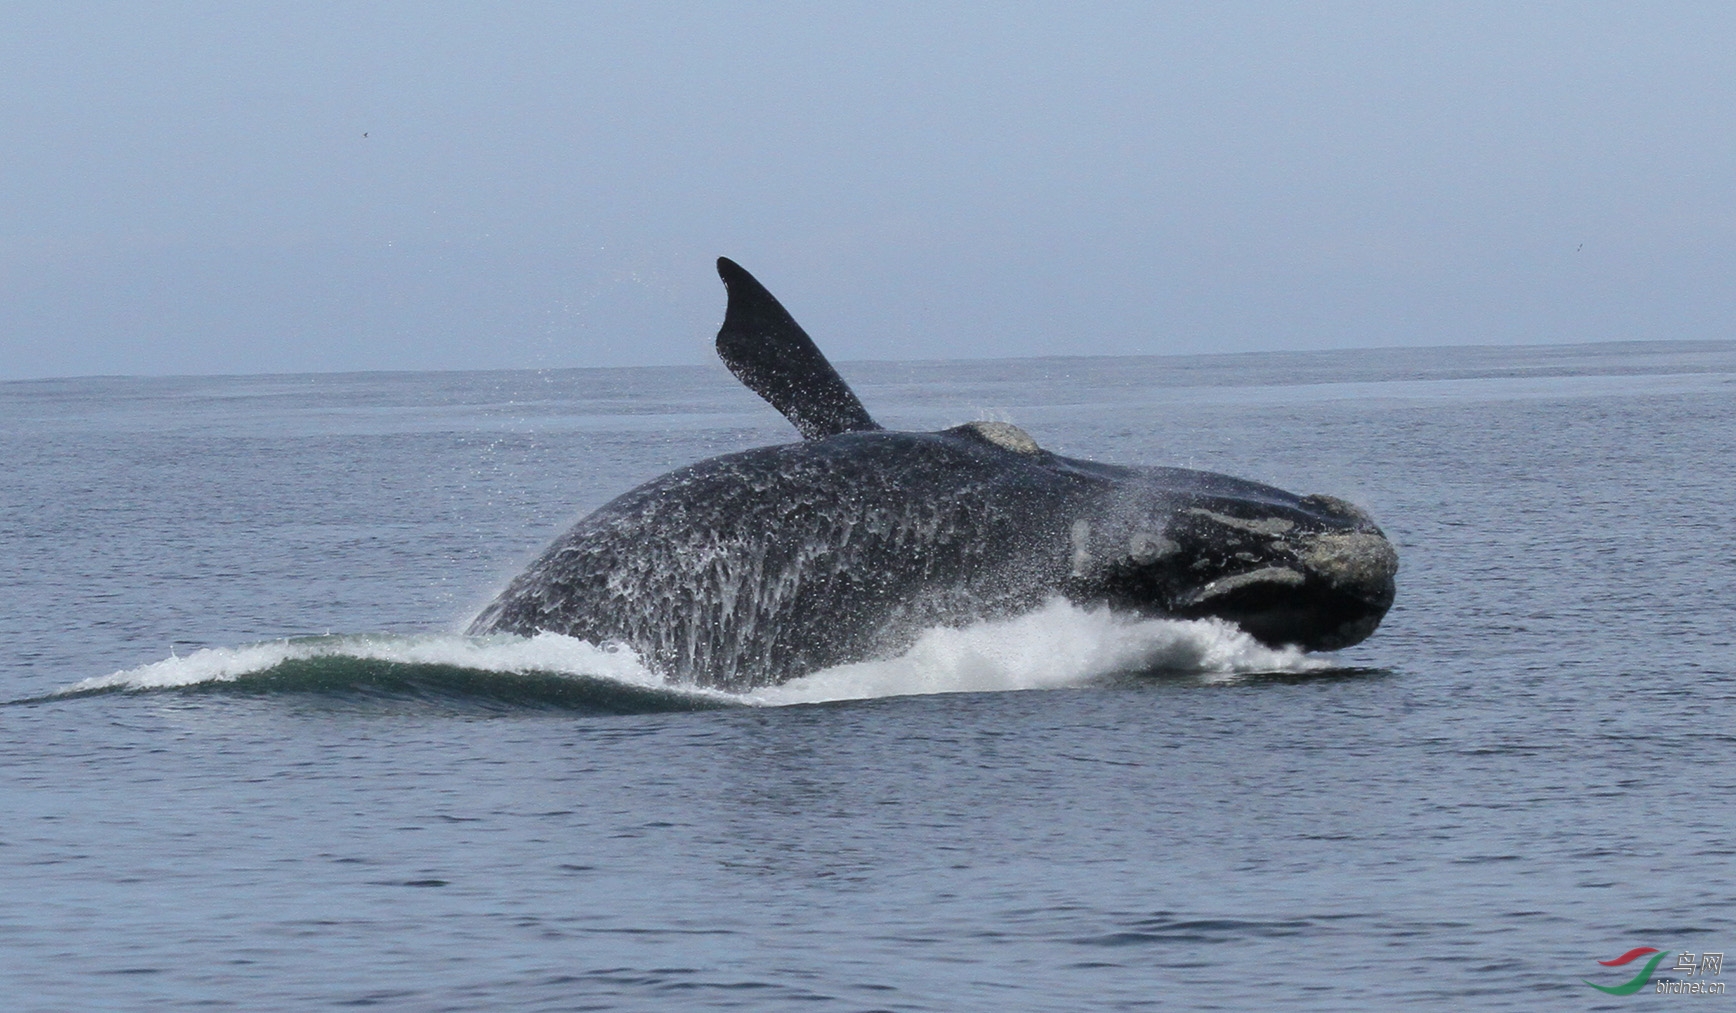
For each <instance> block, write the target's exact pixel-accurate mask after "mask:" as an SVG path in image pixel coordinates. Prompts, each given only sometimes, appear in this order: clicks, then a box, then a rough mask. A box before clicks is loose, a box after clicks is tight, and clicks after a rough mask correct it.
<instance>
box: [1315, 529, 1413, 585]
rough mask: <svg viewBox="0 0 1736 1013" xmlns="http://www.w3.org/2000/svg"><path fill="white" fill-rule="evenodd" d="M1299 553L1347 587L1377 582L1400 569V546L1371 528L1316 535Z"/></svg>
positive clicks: (1322, 571)
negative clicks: (1394, 545) (1364, 530)
mask: <svg viewBox="0 0 1736 1013" xmlns="http://www.w3.org/2000/svg"><path fill="white" fill-rule="evenodd" d="M1300 555H1301V557H1302V561H1303V562H1304V563H1307V564H1308V567H1309V568H1310V569H1312V570H1313V571H1314V572H1315V573H1318V574H1320V575H1321V576H1322V577H1325V578H1326V579H1327V580H1328V581H1329V582H1331V583H1333V584H1335V585H1340V586H1344V587H1352V588H1356V587H1367V586H1370V585H1375V584H1378V583H1380V582H1381V581H1384V580H1390V579H1392V576H1393V575H1394V574H1396V573H1397V572H1398V550H1396V549H1394V548H1393V547H1392V543H1391V542H1389V541H1387V540H1386V539H1385V538H1382V537H1381V536H1379V535H1376V534H1370V533H1368V532H1362V531H1353V532H1350V533H1348V534H1325V535H1315V536H1314V538H1313V539H1311V540H1310V541H1309V542H1308V544H1307V546H1306V547H1305V548H1303V549H1302V551H1301V553H1300Z"/></svg>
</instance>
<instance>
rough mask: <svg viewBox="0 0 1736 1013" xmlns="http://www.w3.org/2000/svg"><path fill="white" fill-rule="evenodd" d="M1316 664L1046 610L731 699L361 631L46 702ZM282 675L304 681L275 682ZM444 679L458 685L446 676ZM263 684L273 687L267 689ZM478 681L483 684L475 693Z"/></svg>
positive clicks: (939, 686)
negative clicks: (119, 695)
mask: <svg viewBox="0 0 1736 1013" xmlns="http://www.w3.org/2000/svg"><path fill="white" fill-rule="evenodd" d="M334 665H335V666H336V667H335V668H334V667H333V666H334ZM298 666H299V667H298ZM309 666H313V667H309ZM1327 667H1328V663H1327V662H1326V661H1324V660H1322V659H1320V658H1316V657H1310V656H1308V655H1305V654H1303V653H1302V652H1301V651H1298V650H1295V649H1291V648H1281V649H1274V648H1269V647H1265V646H1262V645H1261V644H1260V643H1258V642H1257V641H1255V640H1254V639H1253V638H1252V637H1249V636H1248V635H1247V634H1245V633H1243V632H1242V631H1240V630H1239V629H1237V628H1236V627H1234V626H1232V625H1230V624H1229V623H1225V622H1222V621H1220V620H1212V619H1208V620H1172V619H1141V618H1137V617H1133V616H1127V615H1123V614H1120V613H1116V612H1112V611H1109V610H1107V609H1102V608H1098V609H1082V608H1079V607H1077V606H1074V605H1072V604H1069V603H1067V602H1065V601H1061V600H1056V601H1051V602H1050V603H1048V604H1047V605H1045V606H1043V607H1042V608H1040V609H1038V610H1036V611H1034V612H1031V613H1028V614H1026V615H1022V616H1018V617H1016V618H1013V619H1005V620H995V621H984V622H978V623H974V624H972V625H970V626H967V627H964V628H961V629H950V628H935V629H931V630H928V631H927V632H925V633H924V634H923V635H922V636H921V637H920V638H919V639H918V640H917V642H916V643H915V644H914V645H912V646H911V648H910V649H909V650H907V651H905V652H904V653H903V654H901V655H899V656H897V657H895V658H891V659H887V660H880V661H863V662H856V663H853V664H848V665H839V666H837V667H834V668H830V669H826V670H824V671H821V672H816V673H814V674H812V675H808V676H804V677H802V678H799V679H795V680H793V681H791V682H788V683H785V684H783V685H780V686H768V687H763V688H760V689H756V690H752V691H749V692H746V693H739V694H738V693H727V692H724V691H721V690H712V689H704V688H700V687H695V686H690V685H684V684H672V683H670V682H669V681H668V680H666V679H664V678H663V677H662V676H661V675H659V674H657V673H656V672H653V671H651V670H650V669H648V668H646V667H645V666H644V665H643V664H642V663H641V661H640V659H639V657H638V656H637V655H636V654H634V652H633V651H631V650H629V649H627V648H625V647H618V646H613V645H611V646H603V647H599V646H597V645H595V644H591V643H588V642H586V641H583V640H578V639H575V638H573V637H566V636H561V635H559V634H555V633H539V634H537V635H535V636H532V637H517V636H487V637H464V636H456V635H448V634H424V635H413V636H404V635H390V634H363V635H347V636H324V637H305V638H297V639H293V640H280V641H273V642H270V643H262V644H252V645H248V646H243V647H234V648H224V647H219V648H206V649H203V650H200V651H196V652H194V653H192V654H189V655H187V656H185V657H171V658H167V659H164V660H162V661H158V662H154V663H152V664H149V665H143V666H140V667H139V668H134V669H128V670H126V671H121V672H116V673H114V674H112V675H107V676H101V677H98V678H92V679H86V680H84V681H82V682H79V683H75V684H74V685H71V686H68V687H66V688H64V689H62V690H61V691H60V692H59V693H58V694H56V695H58V696H80V695H89V694H95V693H108V692H117V691H121V692H128V691H132V692H136V691H144V690H172V689H188V688H207V689H208V688H217V687H221V686H224V685H228V686H232V687H234V688H237V689H250V690H254V691H269V690H272V689H283V690H292V691H293V690H302V691H307V690H334V689H335V690H344V689H362V688H366V687H369V686H373V685H376V684H377V683H378V682H379V680H380V677H381V673H382V671H387V672H396V673H398V674H397V675H396V676H395V678H389V679H388V680H387V681H389V682H401V683H417V682H418V679H417V678H416V673H427V672H429V671H436V672H442V673H447V676H446V678H445V679H444V680H440V681H442V683H443V685H445V686H446V689H447V691H448V692H457V693H459V694H460V695H462V694H464V693H472V692H474V693H477V694H478V695H485V696H489V695H500V693H499V691H500V689H501V687H504V686H507V685H509V684H514V680H517V683H516V684H517V685H518V686H519V687H520V688H521V689H522V688H523V685H524V681H525V680H527V679H529V678H531V677H538V678H540V679H542V680H544V681H543V685H544V686H545V687H546V686H547V685H548V680H549V679H550V678H551V677H552V678H553V679H554V680H556V683H557V684H558V683H559V682H562V681H566V682H571V683H575V684H579V683H582V684H586V685H590V686H593V687H595V686H602V687H606V688H609V689H618V690H629V691H636V692H640V693H649V694H654V695H656V696H657V697H658V698H659V699H661V700H662V703H663V705H664V706H667V705H668V704H669V698H670V696H671V695H674V696H676V697H679V698H683V699H685V700H687V701H688V702H689V703H691V704H692V705H694V706H717V705H720V704H724V705H727V704H746V705H759V706H784V705H789V704H804V703H824V702H828V701H834V700H859V699H868V698H873V697H886V696H907V695H914V694H924V693H972V692H976V693H981V692H998V691H1005V690H1028V689H1050V688H1059V687H1064V686H1077V685H1082V684H1085V683H1088V682H1090V681H1091V680H1093V679H1097V678H1101V677H1103V676H1106V675H1111V674H1115V673H1124V672H1145V671H1163V672H1179V673H1190V674H1198V675H1206V676H1209V677H1234V676H1237V675H1242V674H1248V673H1257V672H1309V671H1318V670H1321V669H1324V668H1327ZM286 672H301V673H306V674H305V675H304V677H302V678H299V679H297V678H286V677H285V673H286ZM454 672H456V673H461V675H462V678H461V679H454V678H453V677H452V675H451V673H454ZM274 677H275V680H276V681H275V682H270V684H269V685H268V684H267V683H268V681H269V680H271V679H273V678H274ZM478 677H480V678H481V679H482V680H483V682H482V683H480V684H479V683H478ZM490 679H492V680H494V681H493V683H492V684H490V683H489V682H488V680H490ZM424 681H425V680H424ZM491 690H493V692H491ZM542 696H544V697H548V698H550V699H548V700H545V702H560V701H559V700H556V699H553V698H554V697H558V696H560V694H559V693H543V694H542ZM659 709H662V708H661V707H659Z"/></svg>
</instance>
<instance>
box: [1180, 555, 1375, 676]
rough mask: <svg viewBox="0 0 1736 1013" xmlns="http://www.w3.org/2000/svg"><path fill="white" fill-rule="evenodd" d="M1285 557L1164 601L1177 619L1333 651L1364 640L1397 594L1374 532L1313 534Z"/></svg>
mask: <svg viewBox="0 0 1736 1013" xmlns="http://www.w3.org/2000/svg"><path fill="white" fill-rule="evenodd" d="M1293 559H1294V560H1295V561H1296V562H1297V563H1299V564H1300V568H1297V567H1293V566H1286V565H1269V566H1264V567H1260V568H1258V569H1254V570H1249V571H1246V572H1243V573H1239V574H1234V575H1231V576H1227V577H1220V578H1218V579H1217V580H1214V581H1211V582H1210V583H1208V584H1206V585H1204V586H1202V587H1199V588H1196V589H1194V590H1193V591H1191V592H1189V593H1187V594H1185V595H1182V596H1180V597H1179V598H1178V600H1177V601H1176V602H1175V603H1174V605H1173V606H1172V611H1173V612H1174V613H1175V614H1176V615H1180V616H1182V617H1184V618H1205V617H1208V616H1209V617H1214V618H1218V619H1225V620H1228V621H1230V622H1233V623H1235V624H1236V625H1238V626H1240V627H1241V628H1242V629H1243V630H1244V631H1246V632H1247V633H1248V634H1249V635H1251V636H1253V637H1254V638H1255V639H1257V640H1259V641H1261V642H1262V643H1265V644H1268V645H1271V646H1280V645H1286V646H1294V647H1300V648H1302V649H1303V650H1307V651H1336V650H1340V649H1342V648H1345V647H1350V646H1352V645H1354V644H1358V643H1361V642H1362V641H1364V640H1366V639H1368V637H1369V636H1370V635H1371V634H1372V633H1374V631H1375V629H1376V628H1378V627H1379V626H1380V622H1381V620H1382V619H1383V618H1385V616H1386V613H1387V610H1388V609H1389V608H1391V607H1392V603H1393V599H1394V597H1395V595H1396V593H1397V584H1396V582H1395V580H1394V578H1395V577H1396V576H1397V574H1398V552H1397V551H1396V550H1395V549H1394V548H1393V547H1392V543H1390V542H1388V541H1387V540H1386V537H1385V536H1384V535H1382V534H1380V533H1379V531H1378V529H1376V530H1372V531H1370V530H1362V531H1354V532H1348V533H1328V534H1321V535H1315V536H1313V537H1312V538H1310V539H1308V540H1307V542H1306V544H1304V545H1302V546H1299V547H1298V551H1296V552H1295V553H1294V556H1293Z"/></svg>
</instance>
